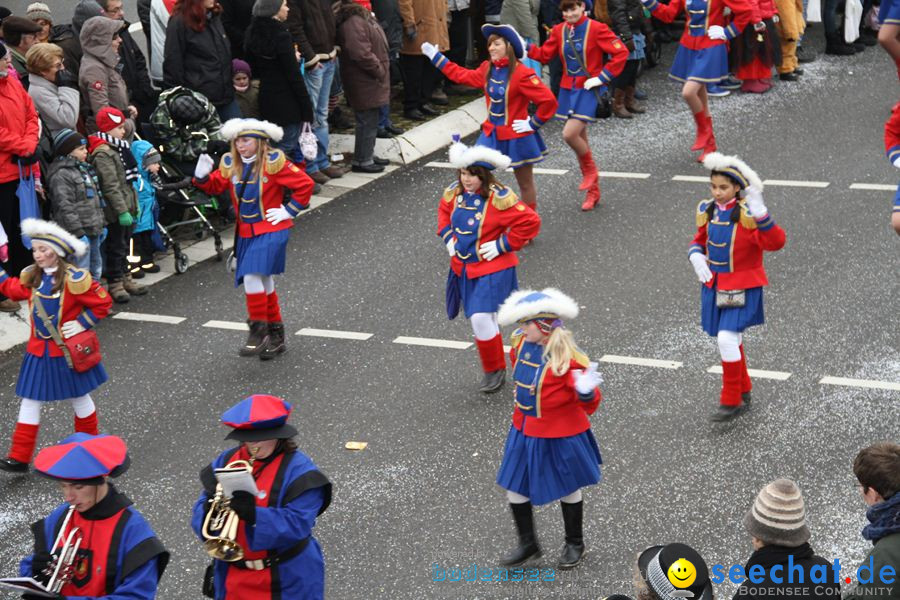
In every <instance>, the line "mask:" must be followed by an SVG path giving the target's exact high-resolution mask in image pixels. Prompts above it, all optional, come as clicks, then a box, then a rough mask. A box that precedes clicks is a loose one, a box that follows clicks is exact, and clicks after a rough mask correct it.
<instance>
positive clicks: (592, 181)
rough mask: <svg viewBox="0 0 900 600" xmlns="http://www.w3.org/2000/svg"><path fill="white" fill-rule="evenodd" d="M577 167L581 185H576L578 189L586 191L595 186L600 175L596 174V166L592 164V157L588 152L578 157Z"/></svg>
mask: <svg viewBox="0 0 900 600" xmlns="http://www.w3.org/2000/svg"><path fill="white" fill-rule="evenodd" d="M578 165H579V166H580V167H581V183H580V184H579V185H578V189H579V190H586V189H589V188H590V187H591V186H593V185H596V183H597V178H598V177H599V176H600V174H599V173H598V172H597V165H596V164H594V157H593V155H591V151H590V150H588V151H587V152H585V153H584V154H583V155H581V156H579V157H578Z"/></svg>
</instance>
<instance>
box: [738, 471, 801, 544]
mask: <svg viewBox="0 0 900 600" xmlns="http://www.w3.org/2000/svg"><path fill="white" fill-rule="evenodd" d="M744 527H746V528H747V532H748V533H750V535H752V536H753V537H755V538H756V539H758V540H759V541H761V542H763V543H764V544H768V545H772V546H787V547H789V548H794V547H797V546H800V545H802V544H805V543H806V542H808V541H809V529H808V528H807V527H806V506H805V504H804V503H803V495H802V494H801V493H800V488H799V487H797V484H796V483H794V482H793V481H791V480H790V479H776V480H775V481H773V482H771V483H769V484H768V485H766V487H764V488H763V489H762V490H760V492H759V495H757V496H756V500H755V501H754V502H753V506H752V507H751V508H750V510H748V511H747V514H746V515H744Z"/></svg>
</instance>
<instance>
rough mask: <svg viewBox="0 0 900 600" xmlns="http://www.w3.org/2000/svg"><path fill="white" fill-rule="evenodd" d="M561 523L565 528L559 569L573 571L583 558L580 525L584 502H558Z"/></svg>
mask: <svg viewBox="0 0 900 600" xmlns="http://www.w3.org/2000/svg"><path fill="white" fill-rule="evenodd" d="M559 505H560V507H561V508H562V514H563V523H564V524H565V526H566V545H565V546H564V547H563V550H562V554H560V555H559V565H558V566H559V568H560V569H563V570H566V569H574V568H575V567H577V566H578V563H580V562H581V557H583V556H584V537H582V530H581V523H582V516H583V514H584V502H573V503H569V502H560V503H559Z"/></svg>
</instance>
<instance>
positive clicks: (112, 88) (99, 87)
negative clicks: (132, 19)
mask: <svg viewBox="0 0 900 600" xmlns="http://www.w3.org/2000/svg"><path fill="white" fill-rule="evenodd" d="M124 27H125V24H124V23H122V22H121V21H116V20H114V19H110V18H108V17H92V18H90V19H88V20H87V22H86V23H85V24H84V27H82V28H81V48H82V49H83V50H84V56H83V57H82V59H81V68H80V69H79V72H78V82H79V85H80V87H81V91H82V94H84V103H83V105H82V106H83V110H82V113H83V114H84V120H85V128H86V129H87V131H88V133H93V132H95V131H97V127H96V116H97V115H98V114H99V112H100V110H101V109H103V108H104V107H106V106H112V107H115V108H117V109H119V110H121V111H122V112H123V113H125V115H126V116H127V117H128V123H127V124H126V126H125V130H126V135H127V136H128V137H129V138H130V137H131V136H132V135H133V134H134V119H135V118H137V116H138V111H137V108H135V107H134V105H132V104H129V103H128V88H127V87H126V85H125V80H124V79H122V76H121V75H120V74H119V69H118V65H119V60H120V59H119V46H120V45H121V44H122V38H121V36H120V35H119V34H120V33H121V31H122V29H123V28H124Z"/></svg>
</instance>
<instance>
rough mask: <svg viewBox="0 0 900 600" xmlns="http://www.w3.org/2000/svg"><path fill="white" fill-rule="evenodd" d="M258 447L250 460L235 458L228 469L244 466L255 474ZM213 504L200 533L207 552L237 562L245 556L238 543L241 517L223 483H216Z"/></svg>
mask: <svg viewBox="0 0 900 600" xmlns="http://www.w3.org/2000/svg"><path fill="white" fill-rule="evenodd" d="M256 451H257V449H256V448H252V449H251V452H250V460H249V461H247V460H235V461H232V462H230V463H228V464H227V465H225V468H226V469H238V468H244V469H246V470H247V472H248V473H250V474H251V475H252V474H253V461H254V460H255V456H256ZM210 503H211V506H210V507H209V512H207V513H206V518H205V519H204V520H203V529H201V531H200V533H201V535H203V538H204V539H205V540H206V541H205V542H204V546H205V547H206V553H207V554H209V555H210V556H211V557H213V558H215V559H216V560H222V561H225V562H236V561H239V560H241V559H243V558H244V549H243V548H242V547H241V546H240V544H238V543H237V541H236V540H237V533H238V525H239V524H240V521H241V519H240V517H238V515H237V513H236V512H234V511H233V510H231V507H230V506H229V504H230V499H229V498H226V497H225V492H224V491H223V490H222V484H221V483H219V484H216V495H215V496H213V498H212V500H210Z"/></svg>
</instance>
